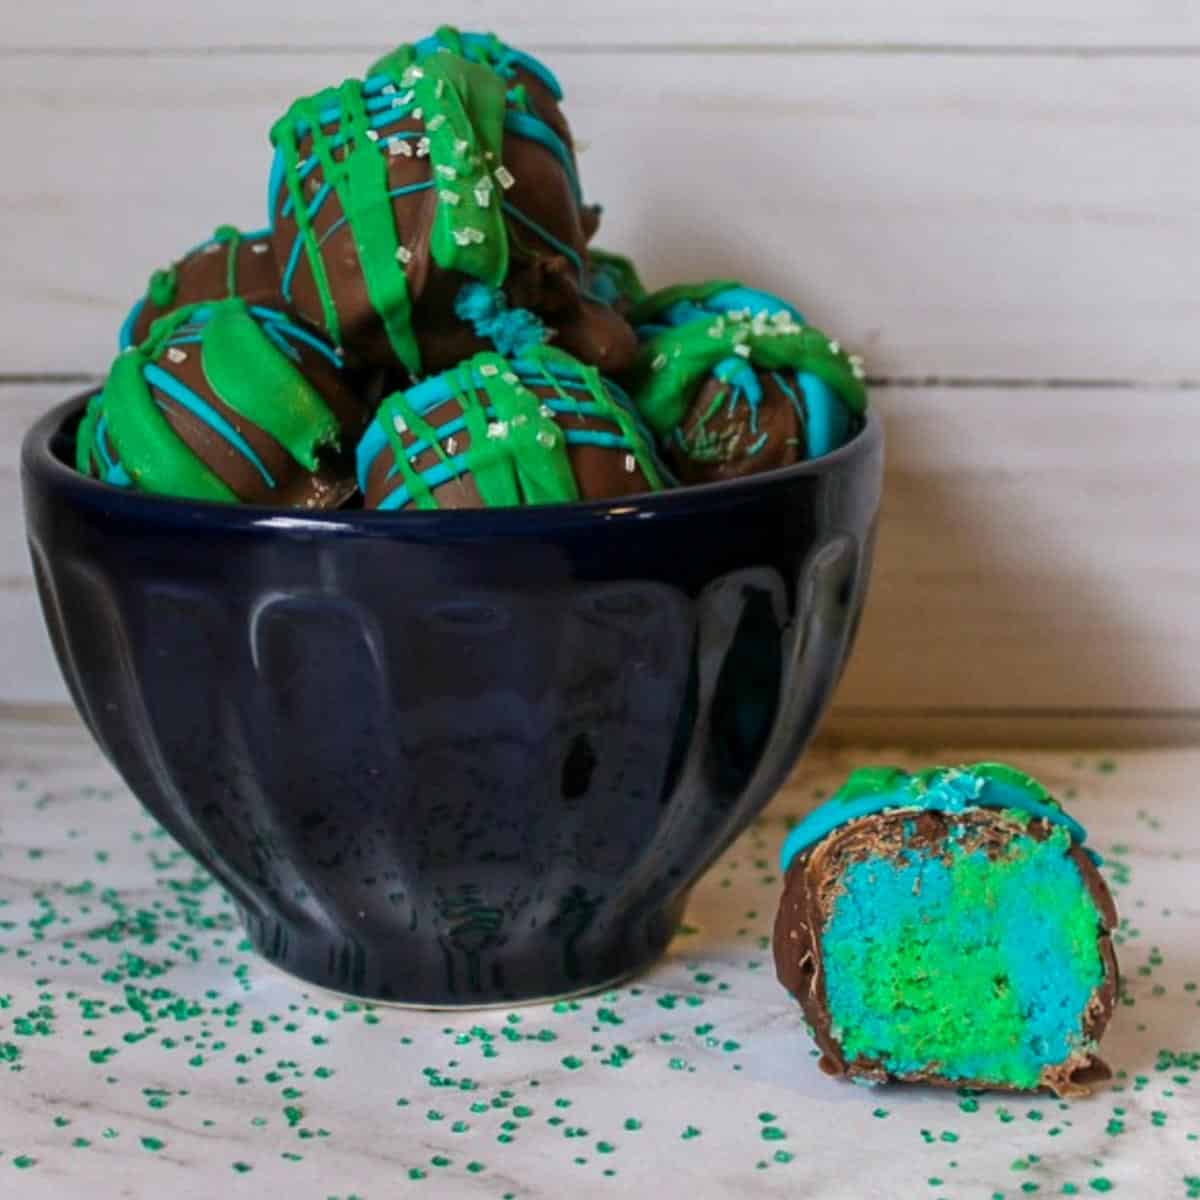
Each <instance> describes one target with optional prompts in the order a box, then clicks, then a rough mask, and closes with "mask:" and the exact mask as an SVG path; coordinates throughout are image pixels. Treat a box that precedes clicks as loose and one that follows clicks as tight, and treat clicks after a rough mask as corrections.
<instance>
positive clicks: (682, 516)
mask: <svg viewBox="0 0 1200 1200" xmlns="http://www.w3.org/2000/svg"><path fill="white" fill-rule="evenodd" d="M81 411H82V401H81V400H80V399H78V398H77V399H75V400H72V401H71V402H69V403H68V404H65V405H63V406H62V407H60V408H57V409H55V410H54V411H53V412H51V413H49V414H48V415H47V416H46V417H44V418H43V419H42V420H41V421H39V422H38V424H37V425H36V426H34V428H33V429H32V430H31V431H30V433H29V435H28V437H27V438H26V440H25V445H24V453H23V459H22V480H23V484H24V491H25V513H26V520H27V523H28V531H29V542H30V547H31V551H32V556H33V564H34V569H35V572H36V575H37V582H38V589H39V594H40V596H41V601H42V607H43V609H44V612H45V616H46V623H47V625H48V626H49V629H50V635H51V638H52V639H53V642H54V647H55V650H56V652H57V655H58V661H59V664H60V666H61V667H62V670H63V674H64V675H65V676H66V680H67V684H68V686H69V687H70V690H71V695H72V696H73V697H74V700H75V703H76V705H77V706H78V708H79V711H80V713H81V714H82V716H83V719H84V720H85V721H86V722H87V725H88V728H89V729H90V730H91V731H92V733H93V734H94V735H95V737H96V740H97V741H98V742H99V743H100V746H101V747H102V748H103V750H104V752H105V753H106V754H107V755H108V757H109V758H110V759H111V760H112V762H113V763H114V764H115V766H116V767H117V769H118V770H119V771H120V772H121V774H122V775H123V776H124V778H125V780H126V781H127V782H128V784H129V786H130V787H131V788H132V789H133V791H134V793H135V794H136V795H137V796H138V797H139V798H140V799H141V801H142V802H143V803H144V804H145V805H146V807H147V808H148V809H149V810H150V812H151V813H152V814H153V815H154V816H155V817H156V818H157V819H158V820H159V821H160V822H162V824H163V825H164V826H165V827H166V828H167V829H168V830H169V831H170V832H171V833H172V834H173V835H174V836H175V837H176V838H177V839H178V841H179V842H180V844H181V845H183V846H184V847H185V848H186V849H187V850H188V851H190V852H191V853H192V854H193V855H195V857H196V858H197V859H199V860H200V862H201V863H203V864H204V866H205V867H207V868H208V869H209V870H210V871H212V873H213V874H214V875H215V876H216V877H217V878H218V879H219V880H220V881H221V883H222V884H224V885H225V887H226V888H228V889H229V892H230V894H231V895H232V896H233V897H234V899H235V900H236V902H237V904H238V905H239V907H240V909H241V911H242V913H243V915H244V918H245V922H246V928H247V929H248V931H249V934H250V937H251V938H252V939H253V942H254V944H255V945H256V946H257V947H258V949H259V950H260V951H261V952H262V953H263V954H264V955H265V956H266V957H267V958H269V959H270V960H272V961H273V962H275V963H277V964H278V965H279V966H280V967H282V968H284V969H285V970H287V971H290V972H292V973H294V974H296V975H299V976H301V977H302V978H304V979H306V980H309V981H311V982H313V983H316V984H320V985H323V986H325V987H330V988H335V989H337V990H339V991H343V992H352V993H355V994H359V995H363V996H370V997H376V998H379V999H384V1000H391V1001H400V1002H404V1003H409V1004H418V1005H475V1004H487V1003H495V1002H513V1001H519V1000H530V999H533V998H539V997H550V996H556V995H562V994H565V993H570V992H575V991H581V990H585V989H589V988H597V987H600V986H602V985H604V984H606V983H608V982H610V981H612V980H615V979H617V978H619V977H621V976H624V975H626V974H628V973H630V972H632V971H636V970H637V969H638V968H640V967H643V966H645V965H646V964H648V963H649V962H650V961H651V960H652V959H654V958H655V957H656V956H657V955H659V954H660V953H661V952H662V951H663V949H664V948H665V947H666V945H667V943H668V942H669V941H670V939H671V935H672V933H673V931H674V929H675V927H676V923H677V922H678V920H679V917H680V914H681V913H682V912H683V907H684V903H685V901H686V899H687V894H688V889H689V888H691V886H692V885H693V884H694V883H695V882H696V880H697V878H698V877H699V876H700V875H701V873H702V872H703V871H704V870H705V869H706V868H707V867H708V866H709V865H710V864H711V863H712V862H713V860H714V859H715V858H716V857H717V855H719V854H720V853H721V852H722V851H723V850H724V849H725V848H726V847H727V846H728V845H729V843H730V842H731V841H732V840H733V839H734V838H735V837H736V836H737V835H738V834H739V833H740V832H741V831H742V830H744V829H745V828H746V826H747V824H748V823H749V822H750V820H751V819H752V818H753V817H754V816H755V814H757V813H758V812H759V811H760V810H761V809H762V808H763V806H764V805H765V804H766V803H767V801H768V800H769V799H770V798H771V796H772V794H773V793H774V792H775V791H776V789H777V788H778V787H779V786H780V784H782V783H783V781H784V779H785V778H786V776H787V774H788V772H789V771H790V770H791V768H792V766H793V764H794V763H795V761H796V759H797V757H798V755H799V754H800V752H801V750H802V748H803V747H804V744H805V742H806V740H807V739H808V737H809V736H810V735H811V734H812V732H813V729H814V727H815V726H816V724H817V721H818V718H819V717H820V715H821V712H822V710H823V709H824V707H825V705H826V702H827V701H828V699H829V696H830V693H831V691H832V690H833V687H834V684H835V683H836V682H837V679H838V676H839V674H840V673H841V670H842V667H843V665H844V663H845V661H846V657H847V654H848V653H849V650H850V645H851V642H852V640H853V637H854V631H855V627H856V624H857V621H858V616H859V612H860V610H861V608H862V603H863V595H864V592H865V589H866V584H867V575H868V570H869V566H870V561H871V550H872V539H873V531H874V523H875V516H876V510H877V508H878V503H879V492H880V481H881V473H882V465H883V452H882V434H881V430H880V426H879V424H878V419H877V418H876V417H872V418H871V420H870V421H869V422H868V424H867V426H866V428H865V429H864V430H863V431H862V432H861V433H860V434H859V435H858V436H857V437H856V438H855V439H854V441H853V442H851V443H850V444H849V445H847V446H845V447H844V448H842V449H841V450H839V451H837V452H836V453H834V454H831V455H829V456H828V457H826V458H822V459H819V460H817V461H815V462H812V463H805V464H803V465H801V466H797V467H792V468H788V469H785V470H781V471H778V472H775V473H773V474H769V475H763V476H760V477H758V478H755V479H750V480H743V481H738V482H734V483H728V484H715V485H710V486H704V487H696V488H690V489H686V490H682V491H676V492H671V493H667V494H662V495H656V496H646V497H644V498H641V499H634V500H630V501H623V502H621V503H619V504H613V503H594V504H574V505H566V506H560V507H546V508H533V509H511V510H493V511H480V512H436V513H409V512H406V513H376V512H361V511H342V512H329V513H312V514H309V513H304V512H299V511H295V510H275V509H264V508H235V507H225V506H221V505H209V504H197V503H191V502H186V501H179V500H170V499H164V498H162V497H156V496H148V495H139V494H137V493H134V492H129V491H123V490H120V489H118V488H114V487H109V486H107V485H105V484H101V483H97V482H95V481H92V480H89V479H85V478H83V477H81V476H80V475H78V474H76V472H75V471H74V470H73V469H72V467H71V466H70V465H69V463H70V462H71V461H72V452H73V433H74V428H75V425H76V423H77V421H78V419H79V416H80V413H81Z"/></svg>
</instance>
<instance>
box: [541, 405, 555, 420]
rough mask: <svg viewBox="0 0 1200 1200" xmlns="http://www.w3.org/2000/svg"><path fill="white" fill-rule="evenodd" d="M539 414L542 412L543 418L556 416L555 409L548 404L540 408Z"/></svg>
mask: <svg viewBox="0 0 1200 1200" xmlns="http://www.w3.org/2000/svg"><path fill="white" fill-rule="evenodd" d="M538 412H540V413H541V414H542V416H543V417H551V418H552V417H553V416H554V409H552V408H551V407H550V405H548V404H543V405H541V406H539V408H538Z"/></svg>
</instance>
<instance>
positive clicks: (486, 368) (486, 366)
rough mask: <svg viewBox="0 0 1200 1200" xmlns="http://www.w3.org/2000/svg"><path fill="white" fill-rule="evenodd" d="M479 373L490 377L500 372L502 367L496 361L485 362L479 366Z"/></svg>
mask: <svg viewBox="0 0 1200 1200" xmlns="http://www.w3.org/2000/svg"><path fill="white" fill-rule="evenodd" d="M479 373H480V375H485V376H487V378H489V379H490V378H491V377H492V376H493V375H499V374H500V368H499V367H498V366H496V364H495V363H483V364H482V365H481V366H480V368H479Z"/></svg>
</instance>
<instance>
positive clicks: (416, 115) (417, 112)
mask: <svg viewBox="0 0 1200 1200" xmlns="http://www.w3.org/2000/svg"><path fill="white" fill-rule="evenodd" d="M412 115H413V117H414V118H415V119H416V120H418V121H419V120H420V119H421V118H422V117H423V116H424V115H425V110H424V109H423V108H414V109H413V110H412Z"/></svg>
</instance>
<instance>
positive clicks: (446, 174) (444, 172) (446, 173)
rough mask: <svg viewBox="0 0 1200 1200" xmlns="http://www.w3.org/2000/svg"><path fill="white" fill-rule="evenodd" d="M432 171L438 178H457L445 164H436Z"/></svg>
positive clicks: (455, 172)
mask: <svg viewBox="0 0 1200 1200" xmlns="http://www.w3.org/2000/svg"><path fill="white" fill-rule="evenodd" d="M434 170H435V171H436V172H437V173H438V176H439V177H440V178H442V179H457V178H458V172H457V171H456V170H455V169H454V168H453V167H448V166H446V164H445V163H438V165H437V166H436V167H434Z"/></svg>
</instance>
